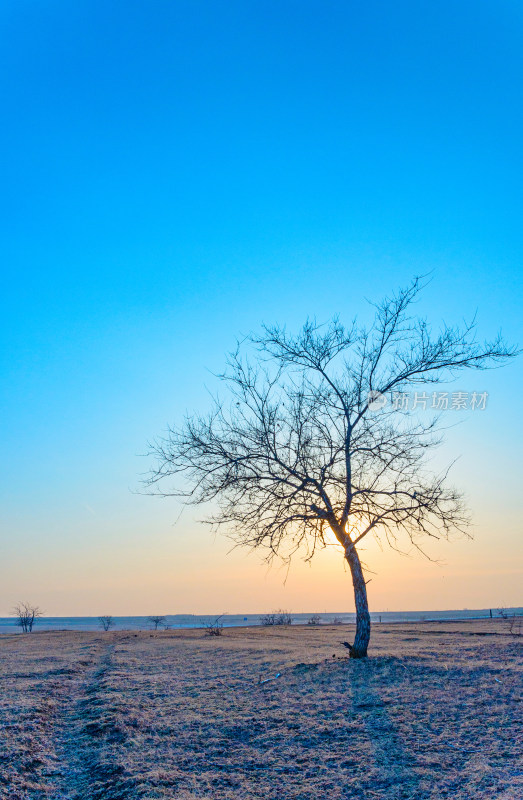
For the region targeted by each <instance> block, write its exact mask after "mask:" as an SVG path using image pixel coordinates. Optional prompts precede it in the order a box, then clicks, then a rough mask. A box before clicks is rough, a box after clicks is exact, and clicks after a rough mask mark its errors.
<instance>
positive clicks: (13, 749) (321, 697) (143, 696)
mask: <svg viewBox="0 0 523 800" xmlns="http://www.w3.org/2000/svg"><path fill="white" fill-rule="evenodd" d="M351 635H352V628H351V627H350V626H327V625H325V626H320V627H317V628H316V627H312V626H300V627H296V626H294V627H292V626H291V627H286V628H248V629H227V630H225V631H224V634H223V636H221V637H219V638H211V637H209V636H206V635H205V634H204V633H203V632H202V631H201V630H190V631H165V632H158V633H138V634H137V633H130V632H119V633H107V634H104V633H98V634H97V633H73V632H63V633H60V632H58V633H57V632H53V633H44V632H42V633H33V634H30V635H22V634H18V633H17V634H11V635H3V636H0V684H1V687H0V688H1V698H0V798H2V800H3V799H4V798H6V799H8V800H36V799H37V798H38V800H40V799H42V800H43V798H50V799H52V800H127V798H129V799H132V798H150V799H151V800H153V798H162V799H163V800H166V799H167V798H169V800H196V798H200V799H201V800H203V798H205V799H206V800H230V799H231V798H238V799H239V800H247V798H249V799H250V798H275V800H280V799H281V800H290V799H291V798H292V799H293V800H323V798H329V800H341V798H363V799H364V800H367V799H368V800H399V798H412V800H414V798H416V800H429V798H430V800H441V798H449V799H450V798H452V800H476V799H477V800H483V799H485V800H486V799H487V798H488V799H489V800H493V799H498V800H501V799H502V800H518V799H519V798H521V797H523V766H522V762H521V754H522V752H523V741H522V728H521V723H522V717H521V708H522V706H521V688H522V684H521V677H522V663H521V641H522V639H523V637H521V636H519V637H517V636H513V635H510V633H509V632H508V629H507V628H506V627H505V624H504V622H503V621H502V620H493V621H488V622H484V621H483V622H468V623H417V624H397V625H383V626H375V628H374V631H373V640H372V647H371V653H370V657H369V659H367V660H366V661H350V660H348V659H347V658H346V657H345V656H346V653H347V651H346V650H345V649H344V648H343V647H342V646H341V645H340V642H341V641H342V640H344V639H349V640H350V637H351ZM278 673H280V676H279V677H277V678H276V677H275V676H276V675H277V674H278ZM267 678H274V680H269V681H267V682H265V683H262V682H261V681H264V680H265V679H267Z"/></svg>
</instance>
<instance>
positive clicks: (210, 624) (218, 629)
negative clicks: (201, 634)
mask: <svg viewBox="0 0 523 800" xmlns="http://www.w3.org/2000/svg"><path fill="white" fill-rule="evenodd" d="M222 617H223V614H220V616H219V617H216V619H214V620H208V621H207V622H202V627H203V628H205V633H207V634H208V635H209V636H221V635H222V633H223V622H220V620H221V618H222Z"/></svg>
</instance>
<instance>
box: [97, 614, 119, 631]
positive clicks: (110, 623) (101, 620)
mask: <svg viewBox="0 0 523 800" xmlns="http://www.w3.org/2000/svg"><path fill="white" fill-rule="evenodd" d="M98 624H99V625H100V628H103V629H104V631H108V630H109V628H112V627H114V624H115V622H114V619H113V618H112V617H111V616H109V614H105V615H104V616H101V617H98Z"/></svg>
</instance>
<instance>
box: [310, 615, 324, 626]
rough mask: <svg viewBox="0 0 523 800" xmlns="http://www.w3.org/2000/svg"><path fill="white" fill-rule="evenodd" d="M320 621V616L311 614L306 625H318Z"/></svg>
mask: <svg viewBox="0 0 523 800" xmlns="http://www.w3.org/2000/svg"><path fill="white" fill-rule="evenodd" d="M320 622H321V619H320V617H319V616H318V615H317V614H313V615H312V617H309V619H308V620H307V625H319V624H320Z"/></svg>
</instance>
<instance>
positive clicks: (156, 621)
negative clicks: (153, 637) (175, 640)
mask: <svg viewBox="0 0 523 800" xmlns="http://www.w3.org/2000/svg"><path fill="white" fill-rule="evenodd" d="M166 621H167V620H166V618H165V617H164V616H160V614H156V615H153V616H151V617H147V622H150V623H151V625H154V630H155V631H157V630H158V627H159V626H160V625H165V623H166Z"/></svg>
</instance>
